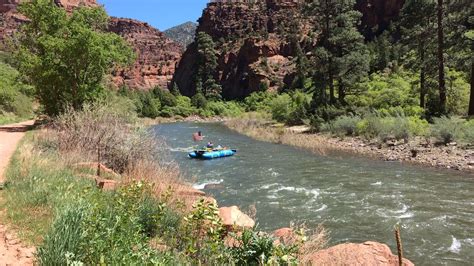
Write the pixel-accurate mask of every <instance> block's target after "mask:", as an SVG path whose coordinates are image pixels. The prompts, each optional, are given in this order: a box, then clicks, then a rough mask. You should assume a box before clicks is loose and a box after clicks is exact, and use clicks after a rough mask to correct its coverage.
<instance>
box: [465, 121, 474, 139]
mask: <svg viewBox="0 0 474 266" xmlns="http://www.w3.org/2000/svg"><path fill="white" fill-rule="evenodd" d="M463 131H464V134H463V135H464V136H463V140H464V142H465V143H466V144H468V145H474V120H469V121H467V122H466V123H464V126H463Z"/></svg>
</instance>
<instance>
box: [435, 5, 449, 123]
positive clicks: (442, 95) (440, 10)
mask: <svg viewBox="0 0 474 266" xmlns="http://www.w3.org/2000/svg"><path fill="white" fill-rule="evenodd" d="M437 1H438V2H437V24H438V88H439V106H440V109H441V113H442V114H445V113H446V100H447V97H446V78H445V73H444V50H445V47H444V42H445V40H444V18H445V10H444V1H443V0H437Z"/></svg>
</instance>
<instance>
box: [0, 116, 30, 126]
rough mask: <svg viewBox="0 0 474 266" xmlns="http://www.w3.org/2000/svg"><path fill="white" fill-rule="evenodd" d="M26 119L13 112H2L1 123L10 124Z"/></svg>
mask: <svg viewBox="0 0 474 266" xmlns="http://www.w3.org/2000/svg"><path fill="white" fill-rule="evenodd" d="M23 120H26V119H22V118H21V117H18V116H16V115H12V114H0V126H1V125H8V124H13V123H18V122H21V121H23Z"/></svg>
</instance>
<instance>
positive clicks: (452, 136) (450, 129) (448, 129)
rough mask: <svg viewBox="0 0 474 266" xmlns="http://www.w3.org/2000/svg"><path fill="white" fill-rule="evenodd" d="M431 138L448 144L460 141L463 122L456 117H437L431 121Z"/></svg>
mask: <svg viewBox="0 0 474 266" xmlns="http://www.w3.org/2000/svg"><path fill="white" fill-rule="evenodd" d="M433 121H434V123H433V127H432V136H433V137H434V138H436V140H437V141H439V142H441V143H444V144H448V143H450V142H454V141H460V140H461V139H462V126H463V120H462V119H460V118H457V117H452V118H448V117H444V116H443V117H439V118H434V119H433Z"/></svg>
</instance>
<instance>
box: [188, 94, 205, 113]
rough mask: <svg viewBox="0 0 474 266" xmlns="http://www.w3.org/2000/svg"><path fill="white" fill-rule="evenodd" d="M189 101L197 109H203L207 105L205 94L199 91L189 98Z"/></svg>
mask: <svg viewBox="0 0 474 266" xmlns="http://www.w3.org/2000/svg"><path fill="white" fill-rule="evenodd" d="M191 103H192V105H193V106H194V107H196V108H198V109H204V108H206V106H207V99H206V96H204V94H202V93H201V92H198V93H196V94H195V95H194V96H193V97H192V98H191Z"/></svg>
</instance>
